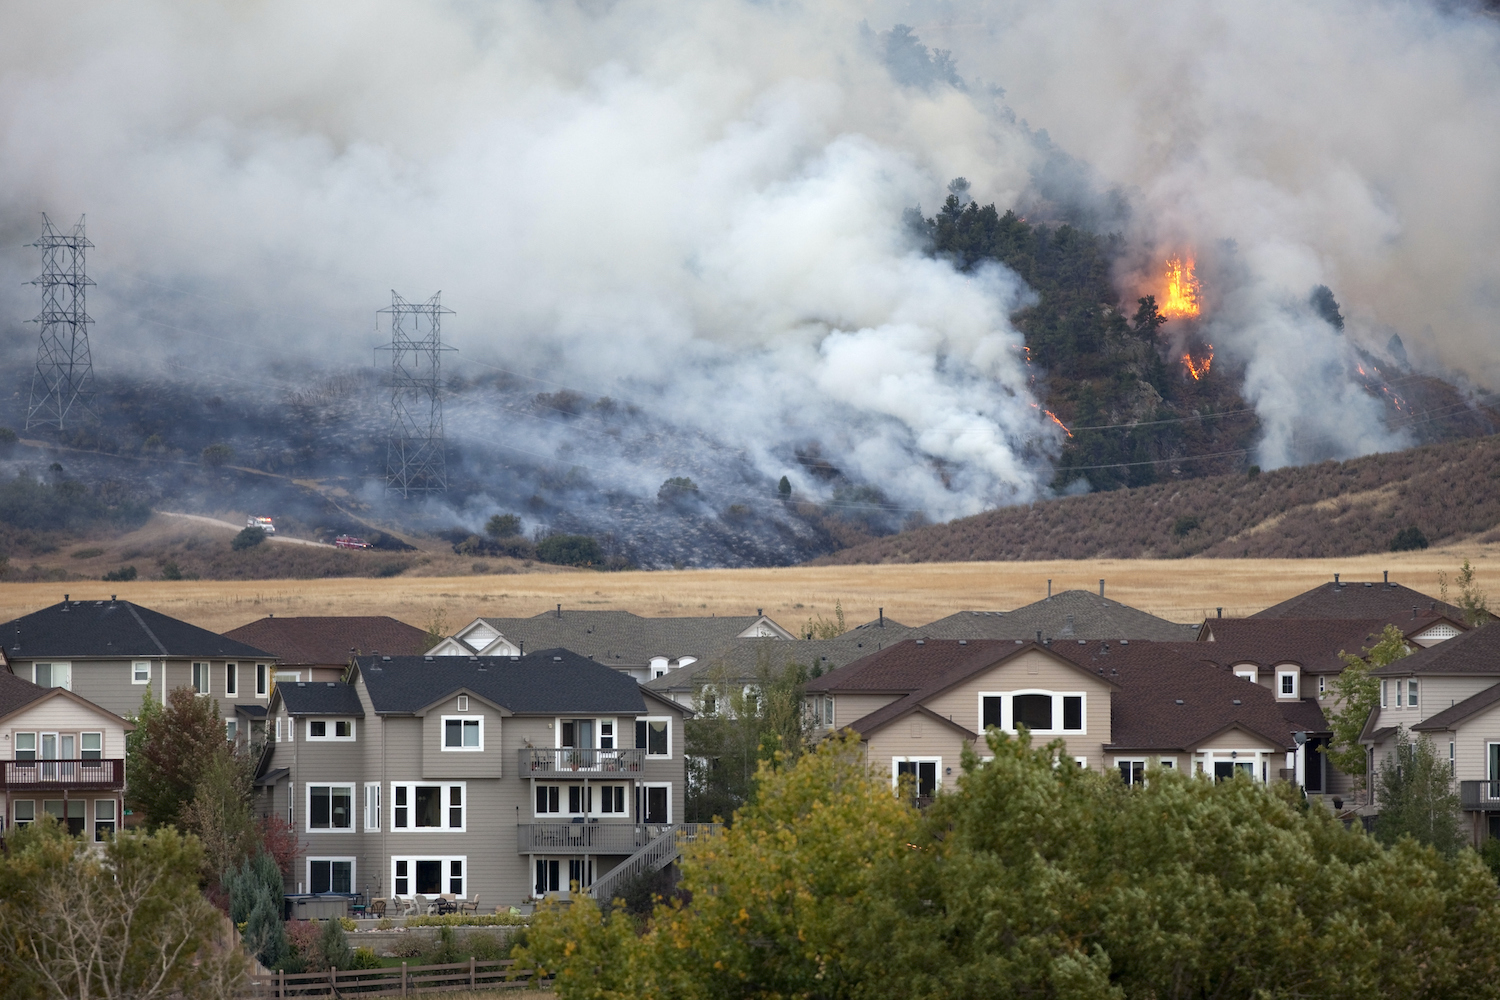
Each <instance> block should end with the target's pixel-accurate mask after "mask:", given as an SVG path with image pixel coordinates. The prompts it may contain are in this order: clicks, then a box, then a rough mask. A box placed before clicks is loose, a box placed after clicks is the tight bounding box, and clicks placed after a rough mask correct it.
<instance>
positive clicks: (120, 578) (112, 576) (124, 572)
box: [104, 566, 136, 583]
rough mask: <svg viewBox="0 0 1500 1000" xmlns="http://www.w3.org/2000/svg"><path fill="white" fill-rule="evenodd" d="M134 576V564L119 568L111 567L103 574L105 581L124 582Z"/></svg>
mask: <svg viewBox="0 0 1500 1000" xmlns="http://www.w3.org/2000/svg"><path fill="white" fill-rule="evenodd" d="M135 578H136V571H135V567H134V566H121V567H120V568H119V569H112V570H110V571H109V572H108V573H105V574H104V582H105V583H125V582H126V581H128V580H134V579H135Z"/></svg>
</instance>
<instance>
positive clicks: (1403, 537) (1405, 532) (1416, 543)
mask: <svg viewBox="0 0 1500 1000" xmlns="http://www.w3.org/2000/svg"><path fill="white" fill-rule="evenodd" d="M1425 548H1427V536H1426V535H1424V534H1422V529H1421V528H1418V527H1417V526H1416V525H1412V526H1411V527H1409V528H1402V529H1401V530H1400V531H1398V532H1396V536H1395V537H1394V538H1392V539H1391V551H1392V552H1415V551H1416V550H1418V549H1425Z"/></svg>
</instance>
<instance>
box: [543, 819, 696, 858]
mask: <svg viewBox="0 0 1500 1000" xmlns="http://www.w3.org/2000/svg"><path fill="white" fill-rule="evenodd" d="M670 829H672V827H671V826H668V825H667V824H666V823H610V822H607V821H606V822H602V823H523V824H521V825H520V826H517V827H516V852H517V853H518V854H541V853H548V854H634V853H635V852H636V851H638V850H640V849H641V848H642V847H645V846H646V845H647V844H649V843H651V841H653V840H655V839H656V838H657V837H659V836H661V835H662V833H663V832H664V831H667V830H670Z"/></svg>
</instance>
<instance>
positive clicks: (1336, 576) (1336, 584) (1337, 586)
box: [1333, 573, 1340, 590]
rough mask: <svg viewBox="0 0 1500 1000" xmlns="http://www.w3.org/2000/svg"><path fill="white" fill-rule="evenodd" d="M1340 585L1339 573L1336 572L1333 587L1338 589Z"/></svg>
mask: <svg viewBox="0 0 1500 1000" xmlns="http://www.w3.org/2000/svg"><path fill="white" fill-rule="evenodd" d="M1339 587H1340V584H1339V575H1338V574H1337V573H1335V574H1333V589H1334V590H1338V589H1339Z"/></svg>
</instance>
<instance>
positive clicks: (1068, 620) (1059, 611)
mask: <svg viewBox="0 0 1500 1000" xmlns="http://www.w3.org/2000/svg"><path fill="white" fill-rule="evenodd" d="M1038 632H1040V633H1042V638H1044V639H1109V640H1111V641H1114V640H1118V639H1131V640H1139V639H1150V640H1152V641H1155V642H1184V641H1189V640H1191V639H1193V638H1195V637H1196V636H1197V634H1198V625H1197V623H1193V624H1189V625H1184V624H1180V623H1178V622H1169V621H1167V620H1166V619H1165V618H1158V617H1156V616H1155V615H1153V614H1148V613H1147V612H1145V611H1142V610H1140V609H1139V608H1132V607H1131V606H1130V605H1128V604H1121V603H1120V602H1119V601H1111V600H1108V599H1106V598H1103V597H1100V596H1099V595H1098V594H1095V593H1091V592H1090V591H1087V590H1064V591H1063V592H1061V593H1059V594H1054V595H1052V596H1051V597H1047V598H1044V599H1042V600H1040V601H1037V602H1035V603H1033V604H1027V605H1025V606H1024V607H1019V608H1016V609H1015V610H1014V611H960V612H958V613H957V614H952V615H949V616H948V617H947V618H939V619H938V620H937V621H935V622H930V623H928V624H926V625H922V626H920V627H918V628H916V629H914V630H913V634H914V635H922V636H926V637H930V638H933V639H1012V640H1014V639H1021V640H1023V641H1024V640H1028V639H1030V640H1035V639H1036V637H1037V633H1038Z"/></svg>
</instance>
